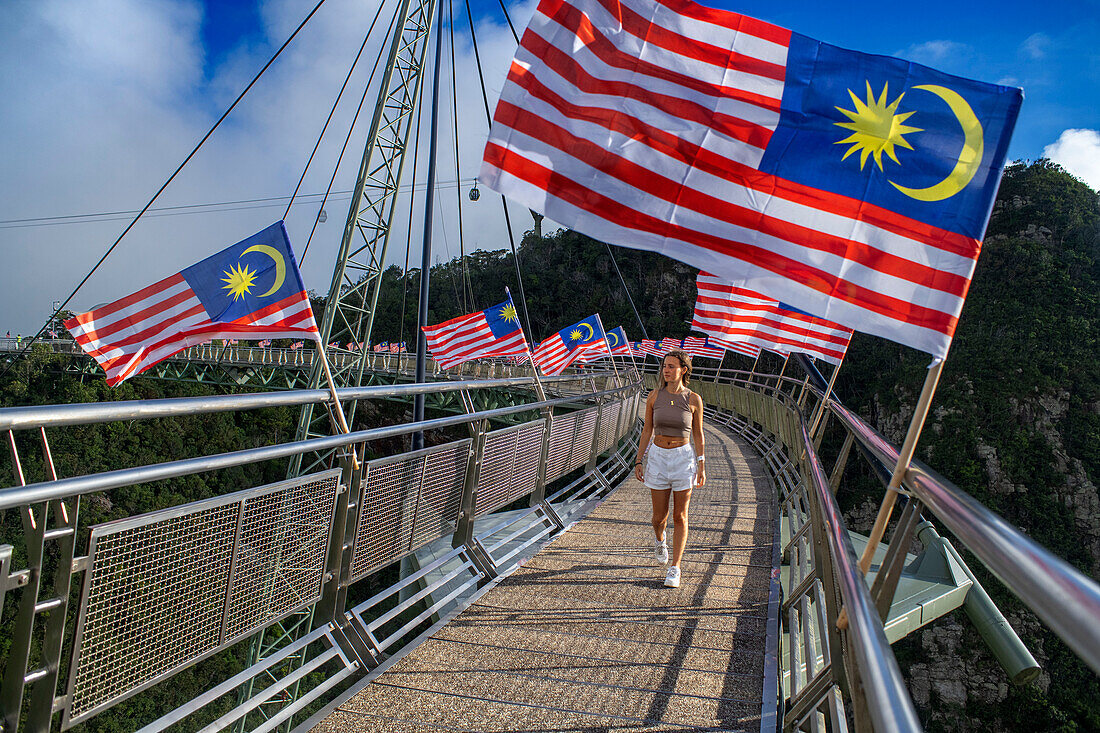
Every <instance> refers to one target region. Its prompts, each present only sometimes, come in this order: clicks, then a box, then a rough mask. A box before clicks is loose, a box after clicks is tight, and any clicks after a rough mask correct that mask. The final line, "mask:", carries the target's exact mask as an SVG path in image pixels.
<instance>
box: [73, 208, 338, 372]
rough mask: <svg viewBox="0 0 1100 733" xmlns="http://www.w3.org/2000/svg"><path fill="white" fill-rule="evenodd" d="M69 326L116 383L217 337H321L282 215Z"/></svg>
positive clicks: (75, 317) (76, 320)
mask: <svg viewBox="0 0 1100 733" xmlns="http://www.w3.org/2000/svg"><path fill="white" fill-rule="evenodd" d="M65 328H67V329H69V332H70V333H71V334H72V335H73V338H74V339H75V340H76V342H77V343H78V344H80V347H81V348H82V349H84V351H85V352H87V353H88V354H89V355H91V356H92V358H94V359H95V360H96V362H97V363H98V364H99V366H100V367H102V368H103V371H104V372H106V375H107V384H110V385H112V386H113V385H116V384H118V383H119V382H122V381H123V380H126V379H129V378H130V377H133V376H135V375H137V374H140V373H141V372H143V371H145V370H146V369H148V368H149V367H151V366H153V365H154V364H157V363H159V362H161V361H164V360H165V359H167V358H168V357H170V356H172V355H173V354H175V353H177V352H179V351H182V350H183V349H185V348H187V347H188V346H195V345H197V344H204V343H207V342H208V341H210V340H212V339H216V338H217V339H229V338H234V337H238V336H244V337H245V338H252V339H255V338H261V337H268V338H292V337H295V336H302V337H305V338H309V339H314V340H316V341H320V336H319V335H318V332H317V323H316V322H315V321H314V320H313V311H312V310H311V309H310V306H309V296H308V295H306V291H305V286H304V285H303V284H302V276H301V274H300V273H299V272H298V265H297V263H296V262H295V260H294V253H293V251H292V250H291V248H290V240H289V239H288V238H287V235H286V229H285V228H284V227H283V223H282V222H281V221H280V222H277V223H275V224H272V225H271V226H269V227H268V228H267V229H264V230H263V231H262V232H259V233H258V234H254V235H253V236H251V237H249V238H248V239H245V240H243V241H241V242H238V243H237V244H234V245H233V246H232V247H227V248H226V249H224V250H222V251H221V252H218V253H217V254H214V255H211V256H210V257H207V258H206V259H205V260H203V261H202V262H199V263H198V264H195V265H192V266H191V267H188V268H187V269H185V270H183V271H181V272H179V273H176V274H175V275H172V276H170V277H166V278H164V279H163V280H161V281H159V282H156V283H153V284H152V285H150V286H148V287H146V288H142V289H141V290H139V291H137V292H136V293H133V294H131V295H127V296H126V297H124V298H121V299H119V300H116V301H115V302H113V303H108V304H107V305H103V306H100V307H99V308H96V309H95V310H92V311H89V312H87V313H81V314H79V315H76V316H74V317H72V318H70V319H69V320H67V321H65ZM268 343H269V344H270V343H271V342H270V341H268Z"/></svg>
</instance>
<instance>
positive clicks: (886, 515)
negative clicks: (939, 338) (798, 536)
mask: <svg viewBox="0 0 1100 733" xmlns="http://www.w3.org/2000/svg"><path fill="white" fill-rule="evenodd" d="M945 358H946V357H945ZM944 360H945V359H937V360H935V361H933V362H932V366H930V367H928V376H926V377H925V378H924V387H923V388H922V389H921V393H920V397H919V398H918V399H917V407H916V409H915V410H914V411H913V419H912V420H910V421H909V430H908V431H907V432H906V434H905V442H904V443H902V446H901V450H900V451H899V452H898V462H897V464H896V465H895V466H894V473H893V475H892V476H890V484H889V486H887V487H886V494H885V496H883V497H882V505H881V506H880V507H879V508H878V516H877V517H875V526H874V527H872V528H871V534H870V536H869V537H868V538H867V546H866V547H865V548H863V556H862V557H860V558H859V571H860V572H861V573H863V574H864V575H866V574H867V570H868V569H869V568H870V567H871V560H872V559H873V558H874V556H875V550H876V549H878V545H879V543H880V542H882V536H883V535H884V534H886V525H887V524H888V523H889V522H890V514H891V513H893V511H894V503H895V502H897V500H898V489H900V488H901V483H902V481H903V480H904V479H905V474H906V473H908V472H909V463H910V462H911V461H912V460H913V453H914V452H916V449H917V441H918V440H920V432H921V430H922V429H923V428H924V421H925V418H927V417H928V409H929V408H930V407H931V406H932V395H934V394H935V393H936V385H937V384H939V381H940V373H941V372H942V371H943V363H944ZM836 626H837V628H838V629H840V630H841V631H843V630H844V629H847V628H848V613H847V610H846V609H843V608H842V609H841V610H840V614H839V615H838V616H837V619H836Z"/></svg>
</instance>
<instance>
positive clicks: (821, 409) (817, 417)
mask: <svg viewBox="0 0 1100 733" xmlns="http://www.w3.org/2000/svg"><path fill="white" fill-rule="evenodd" d="M847 355H848V353H847V352H845V353H844V356H847ZM844 356H842V357H840V364H837V365H836V366H835V367H833V373H832V374H830V375H829V386H828V387H826V388H825V396H824V397H822V398H821V404H819V405H818V406H817V409H816V410H814V419H813V422H812V423H811V425H810V437H813V435H814V433H816V432H817V424H818V423H819V422H821V417H822V416H823V415H824V414H825V405H827V404H829V398H830V397H832V395H833V385H834V384H836V375H837V372H839V371H840V367H841V366H842V365H843V364H844ZM864 572H866V571H864Z"/></svg>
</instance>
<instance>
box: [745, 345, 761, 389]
mask: <svg viewBox="0 0 1100 733" xmlns="http://www.w3.org/2000/svg"><path fill="white" fill-rule="evenodd" d="M763 353H764V350H763V349H760V350H759V351H757V352H756V358H755V359H753V362H752V369H749V379H748V383H749V384H752V378H753V377H754V376H756V365H757V364H759V363H760V355H761V354H763Z"/></svg>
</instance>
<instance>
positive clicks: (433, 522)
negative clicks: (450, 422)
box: [349, 439, 470, 581]
mask: <svg viewBox="0 0 1100 733" xmlns="http://www.w3.org/2000/svg"><path fill="white" fill-rule="evenodd" d="M469 450H470V440H469V439H466V440H459V441H455V442H453V443H447V444H445V445H441V446H435V447H433V448H426V449H424V450H422V451H417V452H415V453H403V454H401V455H399V456H389V457H386V458H379V459H377V460H374V461H370V462H368V463H367V466H366V470H365V471H364V474H363V499H362V501H361V502H360V503H359V521H358V529H357V531H356V533H355V550H354V552H353V554H352V560H351V572H350V576H349V580H351V581H354V580H358V579H359V578H361V577H363V576H364V575H366V574H367V573H370V572H372V571H374V570H377V569H378V568H381V567H384V566H386V565H388V564H390V563H391V562H393V561H394V560H397V559H398V558H401V557H403V556H405V555H406V554H408V553H409V552H410V551H411V550H412V549H415V547H419V546H420V545H421V544H423V543H424V542H428V541H430V540H433V539H435V538H436V537H439V536H440V535H442V534H444V533H446V532H447V531H453V530H454V527H455V525H456V524H457V521H458V512H459V508H460V504H461V501H462V485H463V483H464V482H465V480H466V466H467V462H468V461H467V458H468V456H469ZM422 495H423V497H422ZM422 500H423V502H424V506H423V508H422V510H421V515H422V516H421V518H420V520H419V521H417V513H418V509H417V507H418V505H419V503H420V502H421V501H422ZM417 525H418V526H419V530H417V531H416V532H415V533H414V528H415V527H416V526H417ZM448 528H449V529H448Z"/></svg>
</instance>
